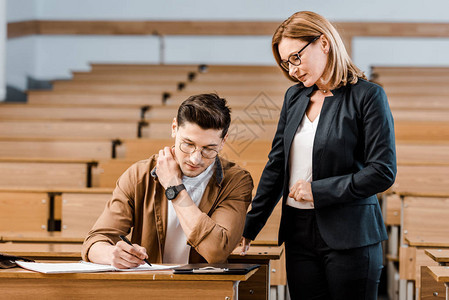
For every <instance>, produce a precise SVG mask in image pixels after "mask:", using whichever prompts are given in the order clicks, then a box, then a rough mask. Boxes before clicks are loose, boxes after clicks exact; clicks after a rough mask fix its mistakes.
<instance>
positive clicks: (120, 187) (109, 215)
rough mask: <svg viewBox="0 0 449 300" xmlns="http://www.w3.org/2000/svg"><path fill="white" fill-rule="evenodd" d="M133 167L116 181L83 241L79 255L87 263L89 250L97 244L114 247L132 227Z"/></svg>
mask: <svg viewBox="0 0 449 300" xmlns="http://www.w3.org/2000/svg"><path fill="white" fill-rule="evenodd" d="M133 176H134V175H133V167H131V168H129V169H128V170H127V171H126V172H125V173H124V174H123V175H122V176H121V177H120V178H119V179H118V181H117V185H116V188H115V189H114V192H113V194H112V198H111V200H109V201H108V202H107V203H106V207H105V209H104V210H103V213H102V214H101V215H100V217H99V218H98V220H97V222H96V223H95V224H94V226H93V227H92V229H91V230H90V231H89V233H88V235H87V237H86V239H85V240H84V243H83V247H82V251H81V255H82V258H83V260H85V261H89V258H88V256H89V249H90V247H92V245H93V244H95V243H97V242H106V243H109V244H111V245H115V244H116V243H117V242H118V240H119V235H121V234H123V235H127V234H128V233H129V231H130V229H131V227H132V226H133V215H134V202H133V200H132V199H134V186H133V185H132V182H133V180H132V178H133Z"/></svg>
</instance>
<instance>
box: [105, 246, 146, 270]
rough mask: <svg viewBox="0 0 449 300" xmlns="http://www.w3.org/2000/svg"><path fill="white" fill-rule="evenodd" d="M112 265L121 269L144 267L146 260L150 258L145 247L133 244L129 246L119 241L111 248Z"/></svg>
mask: <svg viewBox="0 0 449 300" xmlns="http://www.w3.org/2000/svg"><path fill="white" fill-rule="evenodd" d="M110 254H111V265H112V266H114V267H116V268H119V269H129V268H137V267H138V266H140V265H143V264H144V263H145V262H144V261H143V260H144V259H145V258H148V255H147V251H146V249H145V248H144V247H142V246H140V245H138V244H133V245H132V246H131V245H128V244H127V243H125V242H124V241H119V242H118V243H117V244H115V246H112V248H111V252H110Z"/></svg>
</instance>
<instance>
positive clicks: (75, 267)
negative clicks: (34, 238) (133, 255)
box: [16, 261, 176, 274]
mask: <svg viewBox="0 0 449 300" xmlns="http://www.w3.org/2000/svg"><path fill="white" fill-rule="evenodd" d="M16 263H17V264H18V265H19V266H21V267H22V268H24V269H27V270H30V271H35V272H39V273H45V274H58V273H94V272H111V271H125V272H126V271H128V272H129V271H157V270H167V269H171V268H174V267H176V266H165V265H155V264H153V265H152V266H149V265H147V264H144V265H140V266H139V267H137V268H132V269H118V268H115V267H113V266H110V265H100V264H94V263H89V262H84V261H81V262H78V263H35V262H24V261H17V262H16Z"/></svg>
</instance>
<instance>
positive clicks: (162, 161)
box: [156, 147, 182, 189]
mask: <svg viewBox="0 0 449 300" xmlns="http://www.w3.org/2000/svg"><path fill="white" fill-rule="evenodd" d="M156 174H157V177H158V179H159V182H160V184H161V185H162V186H163V187H164V188H165V189H167V188H168V187H169V186H175V185H179V184H181V183H182V179H181V169H180V168H179V165H178V163H177V162H176V160H175V158H174V156H173V153H172V149H171V148H170V147H165V148H164V149H163V150H160V151H159V157H158V158H157V165H156Z"/></svg>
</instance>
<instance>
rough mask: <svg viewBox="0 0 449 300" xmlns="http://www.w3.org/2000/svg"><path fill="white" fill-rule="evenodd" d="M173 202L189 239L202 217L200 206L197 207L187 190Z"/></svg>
mask: <svg viewBox="0 0 449 300" xmlns="http://www.w3.org/2000/svg"><path fill="white" fill-rule="evenodd" d="M172 202H173V207H174V209H175V211H176V215H177V216H178V219H179V223H180V224H181V227H182V230H183V231H184V234H185V235H186V236H187V237H188V236H190V234H191V233H192V231H193V229H194V228H195V226H196V224H197V223H198V219H199V217H200V216H201V215H202V212H201V210H200V209H199V208H198V206H196V205H195V203H194V202H193V200H192V198H190V196H189V194H188V193H187V191H186V190H183V191H181V192H180V193H179V195H178V197H176V199H175V200H174V201H172Z"/></svg>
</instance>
